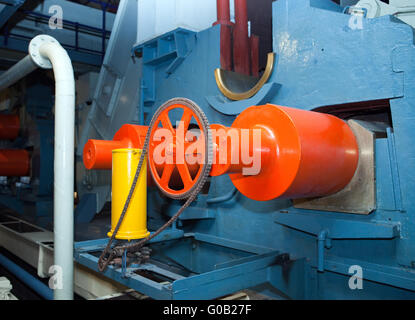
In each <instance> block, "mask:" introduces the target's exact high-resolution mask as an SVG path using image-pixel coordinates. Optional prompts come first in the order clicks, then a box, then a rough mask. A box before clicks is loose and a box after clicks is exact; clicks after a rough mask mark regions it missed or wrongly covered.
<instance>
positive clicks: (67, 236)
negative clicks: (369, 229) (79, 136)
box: [0, 35, 75, 300]
mask: <svg viewBox="0 0 415 320" xmlns="http://www.w3.org/2000/svg"><path fill="white" fill-rule="evenodd" d="M29 54H30V55H29V56H27V57H26V58H24V59H23V60H22V61H20V62H19V63H17V64H16V65H15V66H13V67H12V68H10V69H9V70H8V71H7V72H5V73H4V74H3V75H1V76H0V90H1V89H4V88H7V87H8V86H10V85H12V84H13V83H15V82H17V81H18V80H19V79H21V78H23V77H24V76H26V75H27V74H29V73H30V72H31V71H33V70H35V69H36V66H37V67H40V68H44V69H50V68H53V72H54V75H55V152H54V157H55V158H54V191H53V192H54V194H53V217H54V227H53V228H54V230H53V231H54V265H55V274H54V276H55V279H56V280H57V281H56V282H55V284H56V288H54V299H55V300H72V299H73V276H74V273H73V242H74V239H73V238H74V218H73V211H74V140H75V79H74V73H73V68H72V63H71V60H70V58H69V56H68V53H67V52H66V50H65V49H64V48H63V47H62V46H61V45H60V44H59V43H58V41H57V40H55V39H54V38H53V37H50V36H47V35H40V36H37V37H35V38H34V39H33V40H32V41H31V42H30V44H29Z"/></svg>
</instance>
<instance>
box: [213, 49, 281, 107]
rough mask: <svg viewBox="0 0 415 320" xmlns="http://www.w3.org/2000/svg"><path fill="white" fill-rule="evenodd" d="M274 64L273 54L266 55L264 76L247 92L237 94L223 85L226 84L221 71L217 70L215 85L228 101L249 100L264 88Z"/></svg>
mask: <svg viewBox="0 0 415 320" xmlns="http://www.w3.org/2000/svg"><path fill="white" fill-rule="evenodd" d="M274 64H275V53H273V52H271V53H268V60H267V66H266V68H265V71H264V74H263V75H262V77H261V79H259V81H258V82H257V84H256V85H255V86H254V87H252V88H251V89H250V90H248V91H245V92H241V93H238V92H233V91H232V90H230V89H229V88H228V87H227V86H226V84H225V83H226V82H225V79H224V74H223V70H222V69H219V68H218V69H216V70H215V79H216V84H217V85H218V88H219V90H220V92H222V94H223V95H224V96H225V97H227V98H228V99H230V100H235V101H240V100H245V99H249V98H251V97H253V96H254V95H256V94H257V93H258V92H259V90H261V88H262V87H263V86H264V84H265V83H267V82H268V80H269V78H270V77H271V74H272V72H273V70H274Z"/></svg>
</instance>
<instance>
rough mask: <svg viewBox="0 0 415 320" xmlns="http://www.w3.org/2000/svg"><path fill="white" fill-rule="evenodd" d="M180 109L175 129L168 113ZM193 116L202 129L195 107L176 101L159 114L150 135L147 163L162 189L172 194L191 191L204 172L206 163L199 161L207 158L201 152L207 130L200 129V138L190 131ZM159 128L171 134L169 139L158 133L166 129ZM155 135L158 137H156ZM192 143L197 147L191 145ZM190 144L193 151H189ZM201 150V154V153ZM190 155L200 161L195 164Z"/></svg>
mask: <svg viewBox="0 0 415 320" xmlns="http://www.w3.org/2000/svg"><path fill="white" fill-rule="evenodd" d="M177 109H182V110H183V114H182V117H181V120H180V121H179V122H178V126H177V128H174V127H173V125H172V123H171V121H170V118H169V112H170V111H172V110H177ZM192 119H194V120H195V121H196V123H197V124H198V126H199V128H202V124H201V122H200V119H199V117H198V116H197V114H196V113H195V112H194V111H193V110H192V109H190V108H189V107H187V106H185V105H182V104H173V105H171V106H169V107H168V108H166V109H165V110H163V111H162V112H161V113H160V115H159V116H158V118H157V120H156V122H155V123H154V127H153V128H154V129H153V131H152V132H151V134H150V144H149V150H148V154H149V157H148V164H149V167H150V170H151V171H152V173H153V179H154V181H155V183H156V184H157V186H158V187H159V188H161V189H163V190H164V191H165V192H167V193H169V194H172V195H181V194H184V193H186V192H188V191H189V190H190V189H191V188H192V187H193V185H194V184H195V182H196V181H197V180H198V179H199V177H200V175H201V173H202V171H203V165H204V164H203V163H200V159H204V155H203V154H202V153H203V152H204V150H205V147H204V136H205V134H206V132H203V131H201V132H200V136H199V137H198V138H197V137H195V136H194V135H193V134H191V132H189V125H190V123H191V121H192ZM159 124H161V127H160V126H159ZM160 129H164V133H165V134H166V135H170V136H171V140H170V141H168V140H167V139H164V141H162V142H161V140H163V139H162V137H161V136H158V135H163V131H162V130H160ZM188 133H189V135H188ZM156 136H158V137H157V139H156ZM189 137H190V138H191V139H189ZM201 141H203V142H201ZM191 145H193V146H195V148H191ZM197 146H199V148H197ZM189 147H190V148H191V149H192V151H189ZM158 150H160V152H159V151H158ZM198 150H200V152H201V153H198ZM180 156H181V159H180ZM190 156H193V157H194V160H198V161H199V163H197V161H195V162H196V163H192V161H190V160H189V157H190ZM169 158H170V159H171V160H170V161H169V160H168V159H169ZM166 162H167V163H166ZM177 186H179V187H177Z"/></svg>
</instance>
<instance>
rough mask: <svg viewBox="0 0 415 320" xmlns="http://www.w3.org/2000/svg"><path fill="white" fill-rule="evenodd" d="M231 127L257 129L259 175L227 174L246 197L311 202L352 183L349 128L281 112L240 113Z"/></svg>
mask: <svg viewBox="0 0 415 320" xmlns="http://www.w3.org/2000/svg"><path fill="white" fill-rule="evenodd" d="M232 128H247V129H254V128H257V129H260V130H261V131H262V134H261V137H262V139H265V140H263V141H262V143H261V151H260V152H261V154H263V155H264V156H265V159H261V161H262V166H261V171H260V173H259V174H257V175H254V176H244V175H243V174H242V173H231V174H230V178H231V180H232V182H233V184H234V185H235V187H236V188H237V189H238V190H239V191H240V192H241V193H242V194H244V195H245V196H247V197H248V198H251V199H254V200H258V201H268V200H272V199H275V198H288V199H296V198H312V197H320V196H326V195H330V194H333V193H336V192H338V191H340V190H342V189H343V188H344V187H345V186H346V185H347V184H348V183H349V182H350V180H351V179H352V178H353V175H354V173H355V171H356V168H357V164H358V160H359V147H358V144H357V141H356V138H355V136H354V134H353V132H352V130H351V129H350V127H349V126H348V125H347V124H346V123H345V122H344V121H343V120H341V119H339V118H336V117H334V116H331V115H328V114H322V113H317V112H312V111H305V110H300V109H294V108H288V107H281V106H276V105H271V104H268V105H264V106H254V107H251V108H248V109H246V110H244V111H243V112H242V113H241V114H240V115H239V116H238V117H237V118H236V120H235V122H234V123H233V125H232Z"/></svg>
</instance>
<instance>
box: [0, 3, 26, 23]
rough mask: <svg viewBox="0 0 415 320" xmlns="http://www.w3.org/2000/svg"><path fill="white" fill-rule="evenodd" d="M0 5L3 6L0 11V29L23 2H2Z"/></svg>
mask: <svg viewBox="0 0 415 320" xmlns="http://www.w3.org/2000/svg"><path fill="white" fill-rule="evenodd" d="M0 3H2V4H5V7H4V8H3V10H1V11H0V28H2V27H3V26H4V25H5V24H6V22H7V21H8V20H9V19H10V18H11V17H12V16H13V15H14V14H15V12H16V11H17V9H19V8H20V7H21V6H22V5H23V4H24V3H25V0H2V1H0Z"/></svg>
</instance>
